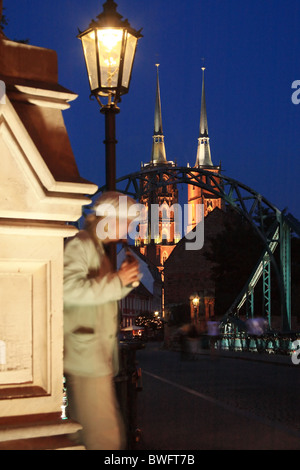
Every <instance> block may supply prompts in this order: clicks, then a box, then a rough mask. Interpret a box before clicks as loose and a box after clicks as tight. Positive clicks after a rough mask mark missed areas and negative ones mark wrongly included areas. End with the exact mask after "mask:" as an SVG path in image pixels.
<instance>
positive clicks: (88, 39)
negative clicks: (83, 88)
mask: <svg viewBox="0 0 300 470" xmlns="http://www.w3.org/2000/svg"><path fill="white" fill-rule="evenodd" d="M116 9H117V4H116V3H115V2H114V1H113V0H107V1H106V2H105V3H104V4H103V12H102V13H100V15H98V16H97V20H96V21H94V20H92V22H91V24H90V26H89V28H88V29H87V30H86V31H84V32H80V34H79V35H78V38H79V39H81V42H82V47H83V53H84V57H85V62H86V67H87V72H88V78H89V83H90V88H91V93H92V94H93V95H94V96H96V98H97V99H98V101H99V102H100V98H99V97H100V96H107V97H108V105H109V106H110V105H111V104H112V102H113V103H114V105H115V106H116V103H117V102H118V100H119V97H120V96H121V95H124V94H125V93H128V90H129V86H130V80H131V72H132V67H133V62H134V58H135V53H136V48H137V43H138V39H140V38H141V37H142V35H141V32H140V31H136V30H135V29H133V28H132V27H131V26H130V24H129V22H128V20H122V18H123V17H122V15H120V14H119V13H118V12H117V11H116ZM100 104H101V102H100ZM101 106H103V105H102V104H101Z"/></svg>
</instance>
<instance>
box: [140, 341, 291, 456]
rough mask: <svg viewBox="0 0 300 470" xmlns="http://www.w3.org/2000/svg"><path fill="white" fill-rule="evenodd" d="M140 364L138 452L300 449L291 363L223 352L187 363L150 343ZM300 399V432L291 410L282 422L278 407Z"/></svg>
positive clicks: (178, 356) (255, 355) (206, 354)
mask: <svg viewBox="0 0 300 470" xmlns="http://www.w3.org/2000/svg"><path fill="white" fill-rule="evenodd" d="M232 355H233V357H234V358H232ZM138 361H139V364H140V366H141V367H142V370H143V391H142V392H141V394H139V396H138V417H139V418H138V419H139V425H140V427H141V429H142V440H141V443H140V444H139V447H138V448H139V449H141V450H142V449H145V450H153V451H154V450H156V451H157V450H158V451H159V450H169V451H170V450H172V451H174V450H176V451H178V450H223V449H224V450H300V416H299V406H298V402H299V398H297V397H298V395H299V394H298V392H297V391H296V390H294V389H293V384H294V386H295V387H300V381H299V377H300V366H299V369H298V368H297V367H296V366H292V365H291V359H290V358H289V357H275V356H271V355H270V356H269V355H267V356H260V355H257V354H249V355H247V354H244V353H242V354H239V353H238V356H237V355H236V353H234V354H233V353H229V352H223V353H222V356H221V357H219V358H218V359H217V360H216V361H212V360H211V358H210V356H209V354H208V352H207V351H206V352H203V353H202V354H200V355H199V356H198V357H197V358H196V360H194V361H180V355H179V353H176V352H170V351H164V350H161V349H160V348H159V346H158V345H153V344H152V345H151V344H150V345H148V346H147V348H146V350H145V351H140V352H139V353H138ZM243 361H245V362H243ZM246 361H247V362H246ZM276 366H286V367H276ZM248 373H249V374H251V375H252V377H251V376H250V377H249V376H248ZM277 378H278V380H277ZM280 381H281V382H282V383H281V382H280ZM277 382H279V384H278V388H277V387H276V385H275V386H274V384H276V383H277ZM287 382H288V383H287ZM272 390H273V394H274V396H272ZM298 390H299V393H300V388H298ZM262 394H263V395H264V396H262ZM245 397H247V401H248V403H245V401H244V402H243V399H244V398H245ZM294 399H295V400H294ZM296 399H297V403H293V406H294V407H292V406H291V410H290V411H291V412H292V414H293V417H294V418H295V420H296V421H297V423H296V425H295V426H294V425H293V424H294V423H293V421H291V423H289V422H288V421H286V420H285V416H287V415H286V412H288V410H280V411H282V416H283V417H284V418H282V417H281V415H280V413H278V407H280V406H281V405H280V403H282V406H284V407H285V408H287V407H288V406H289V403H290V402H291V401H293V402H294V401H296ZM250 402H251V403H250ZM265 404H266V405H270V410H267V412H264V410H265V408H266V406H265ZM290 405H292V403H290ZM261 406H263V407H264V408H260V407H261ZM297 413H298V415H297V416H295V415H296V414H297ZM277 415H278V416H277ZM279 415H280V416H279ZM268 416H269V417H268ZM290 424H291V425H290ZM298 425H299V426H298Z"/></svg>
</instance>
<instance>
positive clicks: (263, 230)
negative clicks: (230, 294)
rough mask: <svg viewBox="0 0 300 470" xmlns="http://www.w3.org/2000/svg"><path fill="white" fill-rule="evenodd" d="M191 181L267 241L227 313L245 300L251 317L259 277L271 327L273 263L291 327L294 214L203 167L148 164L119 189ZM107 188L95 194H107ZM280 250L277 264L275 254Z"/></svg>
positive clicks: (135, 193)
mask: <svg viewBox="0 0 300 470" xmlns="http://www.w3.org/2000/svg"><path fill="white" fill-rule="evenodd" d="M174 184H176V185H179V184H192V185H193V186H198V187H200V188H202V189H204V190H206V191H207V192H209V193H211V194H213V195H215V196H217V197H221V198H222V199H223V201H224V202H225V203H227V204H228V205H230V206H231V207H232V208H233V209H234V210H236V211H237V212H238V213H240V214H241V215H242V216H243V217H244V218H245V219H246V220H248V222H249V223H250V224H251V226H252V227H253V229H254V230H255V231H256V232H257V233H258V235H259V237H260V238H261V240H262V241H263V246H264V249H263V253H262V255H261V257H260V259H259V260H257V263H256V265H255V266H254V268H253V272H252V273H251V275H250V277H249V279H248V281H247V283H246V285H245V287H244V289H243V290H242V292H241V293H240V294H239V296H238V297H237V298H236V300H235V302H234V303H233V305H232V306H231V307H230V309H229V310H228V312H226V315H225V317H226V316H227V317H238V316H239V311H240V309H241V307H242V306H243V305H244V304H245V302H247V304H248V306H249V309H248V310H249V311H250V315H253V314H254V312H253V293H254V289H255V286H256V285H257V283H258V280H259V279H261V278H263V294H264V300H265V308H266V314H265V316H266V318H267V320H268V323H269V327H271V266H272V269H274V272H275V274H276V278H277V285H278V289H279V292H280V300H281V304H280V305H281V319H282V331H284V332H289V331H290V330H291V231H294V232H295V233H296V234H297V235H300V224H299V222H298V220H297V219H295V218H294V217H293V216H292V215H291V214H286V213H285V211H280V210H279V209H278V208H277V207H276V206H274V205H273V204H272V203H271V202H269V201H268V200H267V199H266V198H265V197H264V196H262V195H261V194H259V193H258V192H257V191H255V190H254V189H252V188H250V187H248V186H247V185H245V184H243V183H241V182H239V181H237V180H235V179H232V178H230V177H228V176H225V175H223V174H221V173H213V172H211V171H208V169H205V168H190V167H178V166H174V165H164V166H163V165H160V166H148V167H144V168H143V169H141V170H140V171H139V172H136V173H131V174H129V175H126V176H123V177H121V178H119V179H118V180H117V182H116V189H117V190H118V191H120V192H123V193H124V194H127V195H129V196H132V197H133V198H134V199H136V200H139V199H140V198H141V196H142V195H143V194H148V195H149V194H151V193H153V192H154V191H155V189H156V188H159V187H166V186H168V185H174ZM104 190H105V186H104V187H102V188H100V189H99V190H98V192H97V194H99V193H100V192H103V191H104ZM266 219H267V223H266ZM277 248H278V249H279V250H280V256H279V262H278V261H277V260H276V258H275V256H274V252H275V250H276V249H277Z"/></svg>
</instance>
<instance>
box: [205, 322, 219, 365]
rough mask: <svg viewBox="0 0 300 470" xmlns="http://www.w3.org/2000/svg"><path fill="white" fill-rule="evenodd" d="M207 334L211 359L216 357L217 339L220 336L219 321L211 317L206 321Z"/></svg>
mask: <svg viewBox="0 0 300 470" xmlns="http://www.w3.org/2000/svg"><path fill="white" fill-rule="evenodd" d="M207 335H208V337H209V345H210V354H211V358H212V359H216V357H217V353H218V340H219V337H220V322H218V321H216V320H215V317H211V318H210V320H209V321H208V322H207Z"/></svg>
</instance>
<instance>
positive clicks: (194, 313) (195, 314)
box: [190, 294, 200, 323]
mask: <svg viewBox="0 0 300 470" xmlns="http://www.w3.org/2000/svg"><path fill="white" fill-rule="evenodd" d="M190 301H191V320H192V323H197V322H198V318H199V304H200V298H199V296H198V294H194V295H192V296H191V297H190Z"/></svg>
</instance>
